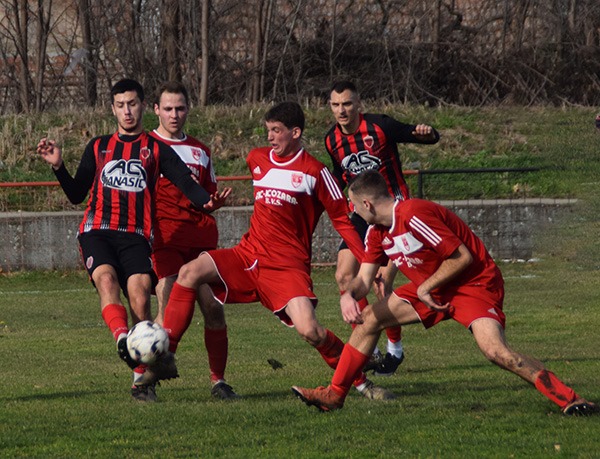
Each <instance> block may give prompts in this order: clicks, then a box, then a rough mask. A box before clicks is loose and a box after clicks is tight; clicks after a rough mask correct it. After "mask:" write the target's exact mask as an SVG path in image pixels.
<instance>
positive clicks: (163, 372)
mask: <svg viewBox="0 0 600 459" xmlns="http://www.w3.org/2000/svg"><path fill="white" fill-rule="evenodd" d="M178 377H179V372H178V371H177V365H176V364H175V354H173V353H172V352H165V353H164V354H162V355H161V356H160V357H158V359H156V362H154V363H153V364H152V365H148V368H146V371H145V372H144V374H143V375H142V376H141V377H140V378H139V379H138V380H137V382H136V383H139V384H142V385H150V384H155V383H156V382H158V381H162V380H165V379H173V378H178Z"/></svg>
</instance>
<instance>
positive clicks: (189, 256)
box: [152, 246, 213, 279]
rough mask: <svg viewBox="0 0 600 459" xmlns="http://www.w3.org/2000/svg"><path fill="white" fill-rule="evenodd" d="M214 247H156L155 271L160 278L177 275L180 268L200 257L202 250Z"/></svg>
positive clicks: (154, 253)
mask: <svg viewBox="0 0 600 459" xmlns="http://www.w3.org/2000/svg"><path fill="white" fill-rule="evenodd" d="M212 248H213V247H204V248H201V247H177V246H164V247H155V248H154V250H153V252H152V261H153V263H154V271H155V272H156V275H157V276H158V278H159V279H162V278H163V277H169V276H176V275H177V273H178V272H179V268H181V267H182V266H183V265H185V264H186V263H187V262H189V261H192V260H194V259H196V258H198V255H200V254H201V253H202V252H205V251H206V250H210V249H212Z"/></svg>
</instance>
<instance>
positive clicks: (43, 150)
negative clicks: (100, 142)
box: [37, 138, 96, 204]
mask: <svg viewBox="0 0 600 459" xmlns="http://www.w3.org/2000/svg"><path fill="white" fill-rule="evenodd" d="M93 142H94V141H91V142H90V143H88V145H87V147H86V149H85V151H84V153H83V156H82V157H81V162H80V163H79V167H78V168H77V172H76V173H75V177H72V176H71V174H70V173H69V171H68V170H67V168H66V167H65V163H64V161H63V159H62V151H61V149H60V148H59V147H58V145H57V144H56V142H55V141H54V140H51V139H46V138H44V139H42V140H40V143H39V144H38V146H37V151H38V153H39V154H40V155H41V156H42V158H44V160H45V161H46V162H47V163H48V164H50V165H51V166H52V171H53V172H54V175H55V176H56V178H57V180H58V182H59V183H60V186H61V188H62V189H63V191H64V192H65V195H66V196H67V198H68V199H69V201H70V202H71V203H72V204H79V203H81V202H83V200H84V199H85V198H86V196H87V194H88V192H89V190H90V188H91V186H92V183H93V181H94V176H95V173H96V160H95V157H94V150H93Z"/></svg>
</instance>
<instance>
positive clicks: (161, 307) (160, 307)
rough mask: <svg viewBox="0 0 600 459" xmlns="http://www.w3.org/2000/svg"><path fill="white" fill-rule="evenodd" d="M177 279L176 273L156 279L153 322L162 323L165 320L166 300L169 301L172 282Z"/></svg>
mask: <svg viewBox="0 0 600 459" xmlns="http://www.w3.org/2000/svg"><path fill="white" fill-rule="evenodd" d="M176 279H177V276H176V275H173V276H167V277H163V278H161V279H159V280H158V283H157V284H156V287H155V292H156V303H157V311H156V317H155V318H154V322H156V323H157V324H160V325H163V322H164V320H165V307H166V305H167V302H168V301H169V296H170V295H171V289H172V288H173V284H174V283H175V280H176Z"/></svg>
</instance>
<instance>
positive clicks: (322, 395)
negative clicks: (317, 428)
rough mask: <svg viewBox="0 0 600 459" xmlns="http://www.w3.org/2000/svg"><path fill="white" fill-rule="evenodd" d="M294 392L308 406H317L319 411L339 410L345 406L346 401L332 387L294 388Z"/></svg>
mask: <svg viewBox="0 0 600 459" xmlns="http://www.w3.org/2000/svg"><path fill="white" fill-rule="evenodd" d="M292 392H293V393H294V395H295V396H296V397H298V398H299V399H300V400H302V401H303V402H304V403H306V404H307V405H308V406H316V407H317V409H319V411H333V410H339V409H340V408H342V407H343V406H344V399H343V398H342V397H341V396H340V395H338V394H337V393H335V392H334V391H333V390H332V389H331V386H327V387H323V386H319V387H317V388H316V389H305V388H303V387H298V386H292Z"/></svg>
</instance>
